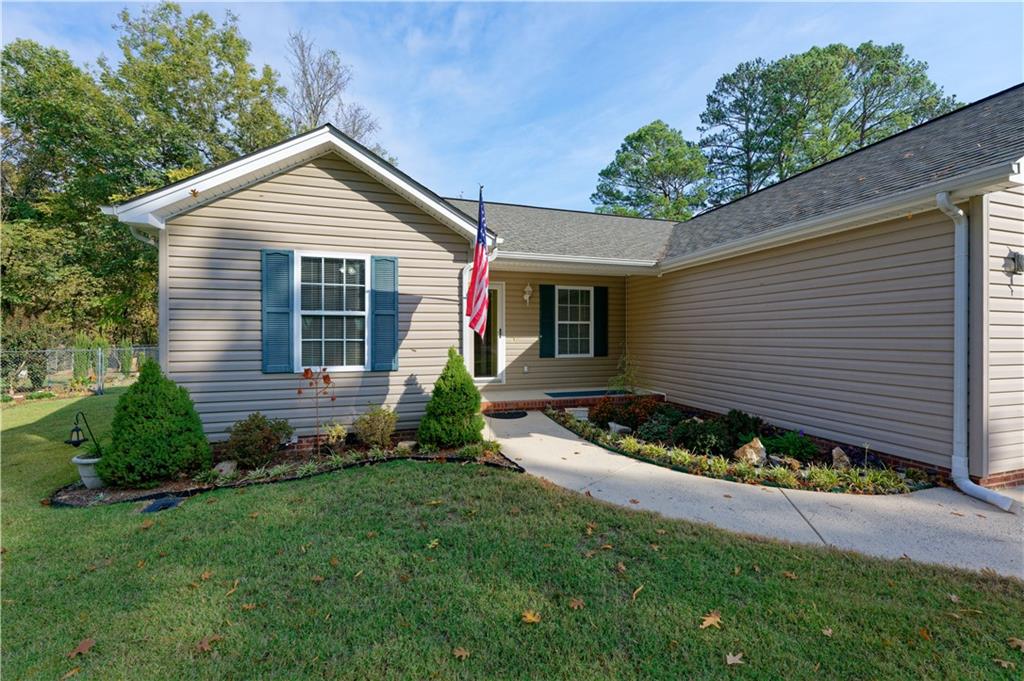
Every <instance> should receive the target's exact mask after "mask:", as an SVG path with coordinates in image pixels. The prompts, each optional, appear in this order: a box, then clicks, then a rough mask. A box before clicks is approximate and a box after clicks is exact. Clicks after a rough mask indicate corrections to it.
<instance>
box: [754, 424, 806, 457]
mask: <svg viewBox="0 0 1024 681" xmlns="http://www.w3.org/2000/svg"><path fill="white" fill-rule="evenodd" d="M761 444H763V445H764V448H765V451H767V452H768V453H769V454H772V455H774V456H788V457H791V458H794V459H796V460H797V461H805V462H806V461H810V460H811V459H813V458H814V457H816V456H817V455H818V445H816V444H814V441H813V440H811V438H809V437H807V436H806V435H804V434H802V433H797V432H794V431H792V430H788V431H786V432H785V433H783V434H782V435H775V436H772V437H764V438H761Z"/></svg>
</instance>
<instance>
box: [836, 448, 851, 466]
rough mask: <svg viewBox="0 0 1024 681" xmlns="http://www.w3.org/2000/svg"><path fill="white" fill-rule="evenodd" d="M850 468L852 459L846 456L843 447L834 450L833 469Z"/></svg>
mask: <svg viewBox="0 0 1024 681" xmlns="http://www.w3.org/2000/svg"><path fill="white" fill-rule="evenodd" d="M849 467H850V457H848V456H847V455H846V452H844V451H843V448H842V447H836V448H835V449H833V450H832V468H839V469H847V468H849Z"/></svg>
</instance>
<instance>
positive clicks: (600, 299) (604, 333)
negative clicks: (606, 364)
mask: <svg viewBox="0 0 1024 681" xmlns="http://www.w3.org/2000/svg"><path fill="white" fill-rule="evenodd" d="M607 356H608V287H607V286H595V287H594V357H607Z"/></svg>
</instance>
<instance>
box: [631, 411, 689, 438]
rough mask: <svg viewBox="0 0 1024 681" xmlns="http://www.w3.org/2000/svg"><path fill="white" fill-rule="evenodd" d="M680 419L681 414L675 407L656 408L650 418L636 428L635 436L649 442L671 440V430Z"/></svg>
mask: <svg viewBox="0 0 1024 681" xmlns="http://www.w3.org/2000/svg"><path fill="white" fill-rule="evenodd" d="M682 419H683V415H682V414H681V413H679V412H678V411H676V410H675V409H672V410H671V411H661V410H656V411H655V413H654V414H653V415H652V416H651V418H649V419H648V420H647V421H646V422H645V423H643V424H641V425H640V427H639V428H637V430H636V434H637V437H639V438H640V439H641V440H648V441H649V442H673V431H674V430H675V428H676V426H677V425H679V423H680V421H682Z"/></svg>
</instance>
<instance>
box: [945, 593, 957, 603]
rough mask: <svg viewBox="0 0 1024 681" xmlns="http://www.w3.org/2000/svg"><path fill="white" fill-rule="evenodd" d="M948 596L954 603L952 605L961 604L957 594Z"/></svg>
mask: <svg viewBox="0 0 1024 681" xmlns="http://www.w3.org/2000/svg"><path fill="white" fill-rule="evenodd" d="M947 595H948V596H949V600H950V602H952V603H959V602H960V597H959V596H957V595H956V594H947Z"/></svg>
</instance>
